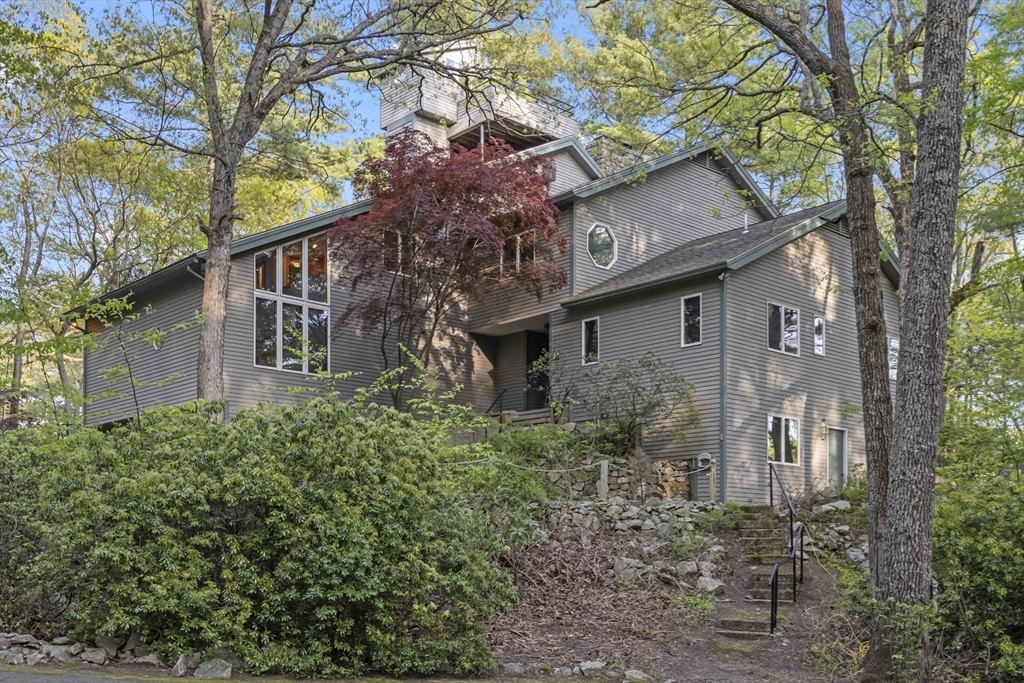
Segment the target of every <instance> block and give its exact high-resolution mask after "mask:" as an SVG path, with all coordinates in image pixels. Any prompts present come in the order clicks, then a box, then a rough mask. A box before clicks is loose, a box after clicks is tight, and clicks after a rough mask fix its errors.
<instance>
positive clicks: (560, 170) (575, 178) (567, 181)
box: [549, 151, 591, 197]
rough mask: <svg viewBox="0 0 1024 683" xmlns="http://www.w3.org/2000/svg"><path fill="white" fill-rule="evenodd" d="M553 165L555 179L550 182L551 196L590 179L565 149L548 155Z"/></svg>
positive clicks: (583, 183)
mask: <svg viewBox="0 0 1024 683" xmlns="http://www.w3.org/2000/svg"><path fill="white" fill-rule="evenodd" d="M549 157H550V159H551V162H552V163H553V164H554V167H555V179H554V180H553V181H552V182H551V188H550V194H551V196H552V197H554V196H557V195H560V194H562V193H563V192H565V191H567V190H571V189H573V188H574V187H579V186H580V185H585V184H586V183H589V182H590V181H591V178H590V176H589V175H588V174H587V172H586V171H584V170H583V168H582V167H580V165H579V164H578V163H576V160H575V159H573V158H572V155H571V154H569V152H567V151H561V152H556V153H555V154H551V155H549Z"/></svg>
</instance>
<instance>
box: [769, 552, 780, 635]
mask: <svg viewBox="0 0 1024 683" xmlns="http://www.w3.org/2000/svg"><path fill="white" fill-rule="evenodd" d="M768 589H769V590H770V591H771V595H772V619H771V628H772V631H771V632H772V633H775V625H776V624H777V623H778V621H779V563H778V562H776V563H775V566H774V567H772V575H771V577H770V578H769V579H768Z"/></svg>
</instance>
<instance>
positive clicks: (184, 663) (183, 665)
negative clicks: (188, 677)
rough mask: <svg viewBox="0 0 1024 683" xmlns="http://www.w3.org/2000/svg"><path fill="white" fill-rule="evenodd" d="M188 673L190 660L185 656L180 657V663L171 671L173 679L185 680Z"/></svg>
mask: <svg viewBox="0 0 1024 683" xmlns="http://www.w3.org/2000/svg"><path fill="white" fill-rule="evenodd" d="M187 673H188V658H187V657H186V656H185V655H179V656H178V662H177V663H176V664H175V665H174V667H173V668H172V669H171V678H184V677H185V674H187Z"/></svg>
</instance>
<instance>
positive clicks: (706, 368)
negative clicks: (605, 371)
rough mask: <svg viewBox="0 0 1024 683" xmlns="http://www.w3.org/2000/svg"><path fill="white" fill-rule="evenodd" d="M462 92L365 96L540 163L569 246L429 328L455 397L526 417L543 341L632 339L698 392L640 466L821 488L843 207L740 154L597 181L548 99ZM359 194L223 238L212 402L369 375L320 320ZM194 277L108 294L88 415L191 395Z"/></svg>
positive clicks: (827, 464)
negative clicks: (340, 238)
mask: <svg viewBox="0 0 1024 683" xmlns="http://www.w3.org/2000/svg"><path fill="white" fill-rule="evenodd" d="M459 97H460V96H459V94H458V93H455V92H446V91H444V86H443V84H439V83H437V82H435V81H431V80H430V79H426V85H424V84H423V83H417V84H411V83H408V82H402V81H396V83H395V84H392V86H391V87H390V88H388V89H385V91H384V94H383V101H382V105H381V123H382V128H383V129H384V130H386V131H387V132H388V133H393V132H394V131H396V130H399V129H402V128H405V127H411V128H414V129H418V130H423V131H424V132H426V133H427V134H429V135H431V136H432V137H433V138H434V139H435V140H446V141H460V142H462V143H465V144H473V141H474V140H479V139H481V138H482V137H484V136H488V135H498V136H501V137H503V138H505V139H507V140H510V141H511V142H512V143H513V144H514V145H515V146H516V147H517V148H519V149H521V150H523V151H524V153H529V154H536V155H545V156H547V157H548V158H550V159H551V161H552V162H553V166H554V173H553V177H552V179H551V196H552V200H553V201H554V202H555V203H556V204H557V206H558V207H559V208H560V209H561V212H562V213H561V216H560V229H561V230H563V231H564V234H565V236H566V237H567V238H568V240H569V245H570V246H569V249H568V251H567V252H566V253H564V254H561V255H560V256H558V257H557V258H558V262H559V263H560V264H561V266H562V267H563V268H564V270H565V271H566V273H567V274H568V286H567V287H565V288H564V289H563V290H561V291H558V292H556V293H554V294H546V295H545V296H544V297H542V298H541V299H537V298H535V297H532V296H530V295H528V294H526V293H523V292H516V291H511V292H510V291H501V292H496V293H495V295H494V296H490V297H488V299H487V300H486V301H484V302H480V303H476V302H473V303H467V305H466V306H465V307H464V309H463V310H462V311H460V315H459V318H458V321H457V322H456V323H453V324H452V326H451V329H448V330H446V331H445V333H446V334H445V337H446V339H445V343H444V345H443V346H444V350H445V353H446V362H445V363H444V368H445V372H446V379H447V381H449V382H451V383H455V382H458V383H461V384H463V385H464V387H465V388H464V389H463V391H462V393H461V397H462V399H463V400H466V401H468V402H471V403H472V404H473V405H474V406H476V407H477V408H478V409H479V410H481V411H485V410H490V409H492V408H494V406H495V404H496V403H500V405H501V407H502V409H505V410H515V411H528V410H532V409H536V408H542V407H543V400H544V398H543V396H541V395H539V394H537V393H536V392H533V391H527V390H526V389H527V368H528V367H529V366H530V364H531V363H532V362H533V361H534V360H535V359H536V358H538V357H539V356H540V355H541V354H542V353H543V352H544V351H545V350H551V351H554V352H557V353H558V354H559V355H560V357H561V358H563V359H570V362H574V363H575V362H578V363H579V364H580V365H581V366H584V365H586V364H590V363H607V362H611V361H614V360H616V359H620V358H624V357H631V356H639V355H641V354H643V353H646V352H648V351H650V352H653V353H654V354H656V355H657V356H658V357H659V358H660V359H661V360H662V361H663V362H665V363H667V364H669V365H671V366H672V367H673V368H675V369H676V370H678V372H680V373H682V374H683V375H684V376H685V377H686V378H687V379H689V380H690V381H691V382H692V383H693V384H694V386H695V399H696V401H697V404H698V406H699V413H700V419H701V424H700V426H699V427H697V428H695V429H694V430H692V432H691V433H690V434H689V436H688V438H686V440H685V441H682V442H677V441H673V440H671V439H668V438H662V439H661V440H660V441H657V440H655V441H656V442H654V443H647V444H645V447H646V449H647V450H648V452H649V453H650V454H652V455H653V456H655V457H658V458H672V459H680V460H689V461H695V460H696V459H697V458H698V457H699V456H700V455H701V454H710V455H711V456H712V457H713V459H714V461H715V462H716V464H717V465H716V466H717V471H718V475H719V476H718V478H717V485H718V487H719V491H718V494H719V496H720V497H721V498H723V499H728V500H736V501H740V502H746V501H764V500H766V499H767V485H768V465H767V463H768V462H769V460H770V459H771V460H774V461H776V462H778V463H780V465H779V466H778V467H777V468H776V469H777V470H779V472H780V474H781V475H782V477H783V478H784V480H785V481H786V483H787V486H788V487H790V489H791V490H804V489H807V488H809V487H812V486H819V487H821V486H824V485H826V484H829V485H833V486H834V485H837V484H839V483H841V482H842V479H843V477H845V476H846V475H847V473H848V472H849V470H850V467H852V466H853V465H855V464H858V463H863V462H864V435H863V425H862V421H861V416H860V403H861V391H860V374H859V371H858V353H857V337H856V329H855V319H854V301H853V283H852V278H853V276H852V266H851V250H850V240H849V234H848V231H847V228H846V225H845V220H844V215H845V204H844V203H843V202H832V203H828V204H824V205H822V206H817V207H812V208H808V209H804V210H802V211H799V212H796V213H791V214H788V215H779V214H778V212H777V211H776V210H775V208H773V207H772V206H771V204H770V203H769V202H768V201H767V199H766V198H765V197H764V195H763V194H762V193H761V191H760V190H759V189H758V187H757V185H756V183H755V182H754V180H753V178H752V177H751V176H750V175H749V174H748V173H747V172H746V171H745V170H744V169H743V167H742V166H741V165H740V164H739V163H738V162H737V161H736V159H735V158H733V157H732V156H731V155H730V154H729V153H728V152H727V151H725V150H719V149H715V148H712V147H703V146H701V147H693V148H690V149H685V150H682V151H679V152H676V153H674V154H670V155H668V156H664V157H660V158H657V159H647V160H643V161H641V162H640V163H638V164H636V165H634V166H632V167H631V168H628V169H626V170H624V171H621V172H618V173H610V174H608V173H606V172H605V171H603V170H602V168H601V165H599V164H598V163H597V162H596V161H595V160H594V159H593V158H592V157H591V155H590V154H589V153H588V151H587V149H586V148H585V147H584V146H583V145H582V144H581V143H580V141H579V140H578V139H577V137H576V124H575V122H574V121H573V120H572V119H571V117H570V116H569V115H568V114H567V112H565V111H564V110H562V109H560V108H558V107H555V106H552V105H550V104H548V103H544V102H540V101H537V100H535V99H532V98H529V97H526V96H524V95H520V94H514V93H504V94H502V95H501V96H500V97H495V98H493V100H492V106H489V107H486V108H481V107H480V106H478V105H477V104H474V103H471V102H468V101H466V100H465V99H464V98H463V99H459ZM369 206H370V204H369V202H365V201H364V202H357V203H354V204H351V205H349V206H345V207H342V208H339V209H336V210H334V211H328V212H326V213H323V214H320V215H316V216H312V217H310V218H306V219H304V220H301V221H298V222H295V223H291V224H288V225H284V226H281V227H279V228H276V229H273V230H270V231H267V232H264V233H261V234H258V235H253V236H250V237H246V238H244V239H239V240H237V241H235V243H234V244H233V246H232V269H231V276H230V287H229V290H230V291H229V302H228V325H227V339H226V358H225V370H224V372H225V376H224V380H225V391H226V404H227V411H228V413H229V414H231V413H234V412H235V411H237V410H238V409H239V408H241V407H243V406H247V405H252V404H256V403H259V402H264V401H273V402H292V401H298V400H301V399H302V398H303V397H304V396H305V395H306V392H308V391H310V390H311V389H316V388H317V387H319V386H320V384H319V380H317V379H316V378H314V377H313V373H315V371H316V370H318V369H320V368H321V367H325V368H326V369H328V370H330V371H331V372H332V373H342V372H346V371H354V372H357V373H361V374H358V375H355V376H352V377H348V378H344V379H342V380H339V381H338V383H337V384H336V385H335V386H333V387H332V388H335V389H337V390H339V391H341V392H342V393H346V392H351V391H353V390H354V389H355V388H356V387H358V386H362V385H365V384H366V383H367V382H368V381H369V380H370V379H372V378H374V377H375V376H376V373H377V368H378V367H379V365H380V357H379V354H380V349H379V344H378V342H377V341H375V340H372V339H367V338H365V337H363V336H361V335H360V334H359V332H358V331H357V330H354V329H335V327H336V325H335V321H336V320H337V318H338V317H339V315H340V314H341V312H342V311H343V310H344V308H345V306H346V303H347V302H348V301H349V297H351V296H354V294H353V293H352V292H351V291H349V290H348V289H347V288H346V287H344V286H342V285H340V284H339V283H338V282H337V281H336V279H335V278H332V277H331V268H332V266H331V264H330V263H329V262H328V261H329V259H328V256H327V250H326V249H325V242H324V238H323V233H324V231H325V230H326V229H327V228H329V227H330V226H331V225H332V224H334V223H335V222H336V221H337V220H338V219H339V218H342V217H346V216H355V215H358V214H359V213H361V212H365V211H367V210H368V209H369ZM882 267H883V272H884V273H885V275H886V281H885V283H884V284H885V291H884V293H883V294H884V298H885V310H886V324H887V329H888V330H889V334H890V336H891V337H892V339H891V341H890V348H893V349H895V348H898V329H899V328H898V325H899V321H898V314H897V299H896V289H897V288H898V286H899V270H898V266H897V265H896V263H895V261H894V260H892V259H891V258H886V259H885V260H884V261H883V264H882ZM202 275H203V255H202V254H196V255H193V256H191V257H189V258H186V259H183V260H182V261H179V262H178V263H175V264H173V265H171V266H169V267H167V268H165V269H163V270H161V271H159V272H157V273H154V274H152V275H150V276H148V277H146V278H143V279H141V280H139V281H137V282H135V283H133V284H131V285H129V286H127V287H124V288H122V289H120V290H118V291H115V292H111V293H110V294H109V295H108V297H122V296H127V297H129V298H130V299H131V300H132V301H133V302H134V305H135V309H134V310H135V311H136V312H139V311H145V312H143V313H141V314H139V315H137V316H136V317H133V318H132V319H127V320H124V321H122V322H120V323H118V324H115V325H112V326H107V327H104V326H102V325H100V324H98V323H96V322H92V323H91V324H90V325H89V327H88V330H87V331H88V332H90V333H94V334H96V335H98V338H99V339H103V340H104V341H105V343H103V344H100V345H98V346H97V348H95V349H93V350H90V351H88V352H87V354H86V356H85V370H84V391H85V394H86V396H87V398H88V407H87V409H86V421H87V423H89V424H101V423H105V422H110V421H115V420H119V419H124V418H125V417H127V416H130V415H133V414H134V412H135V409H136V406H140V407H143V408H145V407H149V406H155V405H171V404H178V403H183V402H187V401H189V400H192V399H194V398H195V397H196V359H197V342H198V335H199V331H198V325H197V324H196V323H195V322H194V321H195V320H196V315H197V311H198V310H199V308H200V303H201V297H202V287H203V282H202ZM286 327H295V328H297V329H301V330H302V335H303V338H304V339H305V340H306V343H307V345H308V349H309V352H310V353H309V354H302V355H296V356H294V357H293V356H290V355H289V353H288V351H287V348H286V345H285V344H283V343H282V339H283V336H284V334H285V333H284V331H283V330H284V329H286ZM126 366H127V367H126ZM128 369H130V371H131V380H132V382H129V381H128V379H127V370H128ZM893 372H894V370H893ZM132 384H134V388H132ZM321 388H322V387H321Z"/></svg>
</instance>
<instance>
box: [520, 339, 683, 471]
mask: <svg viewBox="0 0 1024 683" xmlns="http://www.w3.org/2000/svg"><path fill="white" fill-rule="evenodd" d="M530 373H531V376H532V377H535V378H537V377H539V378H546V381H547V383H546V384H545V385H544V386H541V387H538V388H541V389H543V390H544V391H546V392H547V394H548V396H549V397H550V400H551V403H552V405H553V406H554V407H555V409H556V412H561V411H562V410H563V409H565V408H567V407H568V408H571V407H573V406H579V407H580V411H579V412H580V413H581V414H583V415H586V416H587V417H589V418H592V419H595V420H596V423H595V425H594V429H595V430H596V431H597V435H598V436H599V440H603V441H605V442H607V443H608V444H610V445H612V446H614V447H615V449H616V450H617V451H618V452H619V453H623V454H628V453H632V452H633V451H635V450H636V448H637V447H638V446H639V445H640V444H642V443H643V440H644V438H645V437H646V438H651V437H655V436H659V435H667V436H670V437H671V438H672V439H673V440H676V441H683V440H685V439H686V434H687V432H688V431H689V430H690V429H692V428H694V427H696V426H698V425H699V424H700V417H699V415H698V412H697V404H696V402H695V401H694V400H693V384H692V383H691V382H689V381H688V380H687V379H686V378H685V377H683V376H682V375H680V374H679V373H677V372H676V371H675V370H673V369H672V367H671V366H669V365H668V364H667V363H665V362H663V361H662V360H661V359H660V358H658V357H657V356H656V355H655V354H654V353H652V352H650V351H648V352H647V353H645V354H643V355H642V356H639V357H629V358H621V359H619V360H617V361H601V362H598V363H596V364H594V365H589V366H584V367H581V366H579V364H578V362H577V363H571V362H567V361H565V360H563V359H561V358H559V357H558V354H545V355H544V356H542V357H541V358H540V359H538V360H537V361H536V362H535V363H534V364H533V366H532V367H531V370H530ZM574 414H575V412H574Z"/></svg>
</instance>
